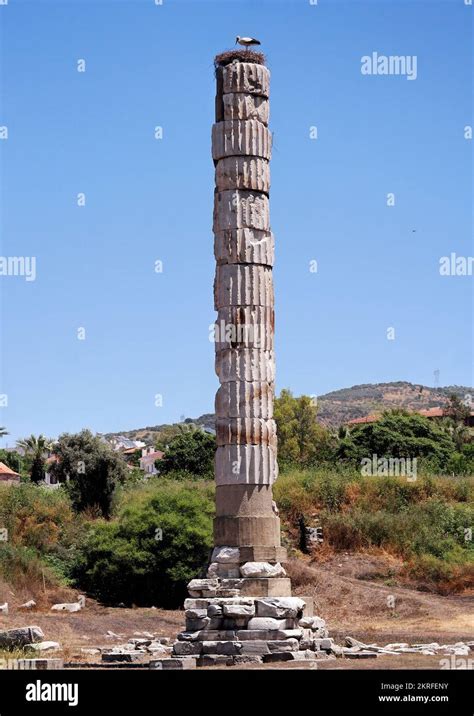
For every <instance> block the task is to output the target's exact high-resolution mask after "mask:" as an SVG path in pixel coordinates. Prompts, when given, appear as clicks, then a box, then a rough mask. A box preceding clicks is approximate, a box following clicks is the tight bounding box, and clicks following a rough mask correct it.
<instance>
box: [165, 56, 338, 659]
mask: <svg viewBox="0 0 474 716" xmlns="http://www.w3.org/2000/svg"><path fill="white" fill-rule="evenodd" d="M253 54H254V53H252V52H249V53H244V57H243V58H242V53H240V54H239V55H237V56H236V57H235V58H230V59H231V61H230V62H229V58H228V56H227V55H228V53H227V55H226V58H225V62H224V61H223V62H219V57H218V58H216V83H217V92H216V123H215V124H214V126H213V128H212V158H213V160H214V165H215V182H216V187H215V192H214V224H213V231H214V238H215V240H214V253H215V258H216V264H217V265H216V276H215V283H214V301H215V310H216V311H217V320H216V325H215V368H216V373H217V376H218V378H219V381H220V388H219V390H218V392H217V395H216V406H215V407H216V432H217V451H216V458H215V479H216V517H215V520H214V545H215V547H214V550H213V553H212V558H211V563H210V565H209V569H208V572H207V578H206V579H193V580H192V581H191V582H190V583H189V585H188V590H189V595H190V598H189V599H187V600H186V601H185V605H184V606H185V610H186V611H185V617H186V629H185V631H183V632H182V633H181V634H179V636H178V641H176V642H175V644H174V646H173V655H174V657H175V658H176V657H195V658H196V659H197V665H199V666H204V665H210V664H216V663H225V664H231V663H239V662H242V661H243V662H247V661H249V662H251V661H268V662H272V661H277V660H284V661H286V660H299V659H301V660H307V659H314V658H316V654H315V640H319V641H321V640H322V639H324V638H325V637H327V632H326V628H325V623H324V621H323V620H322V619H320V618H319V617H315V616H313V612H312V600H311V599H301V598H298V597H292V596H291V582H290V579H289V578H288V577H287V575H286V572H285V570H284V568H283V567H282V562H285V561H286V560H287V553H286V549H285V548H284V547H282V546H281V541H280V519H279V517H278V510H277V508H276V505H275V502H274V501H273V496H272V484H273V482H274V481H275V479H276V478H277V475H278V466H277V435H276V425H275V421H274V419H273V400H274V381H275V359H274V294H273V277H272V268H273V262H274V237H273V234H272V231H271V228H270V212H269V190H270V157H271V149H272V135H271V132H270V130H269V129H268V121H269V89H270V72H269V70H268V69H267V67H266V66H265V65H264V64H260V62H261V60H260V58H259V60H260V61H256V59H257V58H255V60H254V61H252V58H253Z"/></svg>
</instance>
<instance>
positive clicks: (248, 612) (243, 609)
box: [223, 604, 255, 620]
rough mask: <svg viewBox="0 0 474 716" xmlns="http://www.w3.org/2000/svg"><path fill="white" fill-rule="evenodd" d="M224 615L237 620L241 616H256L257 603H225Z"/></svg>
mask: <svg viewBox="0 0 474 716" xmlns="http://www.w3.org/2000/svg"><path fill="white" fill-rule="evenodd" d="M223 609H224V615H225V616H226V617H231V618H234V619H236V620H238V619H239V617H253V616H255V605H253V604H252V605H251V606H250V605H249V606H247V605H246V604H224V607H223Z"/></svg>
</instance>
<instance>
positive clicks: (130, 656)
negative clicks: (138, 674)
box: [101, 651, 143, 664]
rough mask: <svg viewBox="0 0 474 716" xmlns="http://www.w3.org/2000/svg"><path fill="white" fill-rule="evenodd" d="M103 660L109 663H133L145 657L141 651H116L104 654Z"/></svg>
mask: <svg viewBox="0 0 474 716" xmlns="http://www.w3.org/2000/svg"><path fill="white" fill-rule="evenodd" d="M101 658H102V661H103V662H107V663H112V662H122V663H123V662H126V663H128V664H131V663H132V662H134V661H140V660H141V659H143V654H142V653H141V652H139V651H116V652H109V653H104V654H102V657H101Z"/></svg>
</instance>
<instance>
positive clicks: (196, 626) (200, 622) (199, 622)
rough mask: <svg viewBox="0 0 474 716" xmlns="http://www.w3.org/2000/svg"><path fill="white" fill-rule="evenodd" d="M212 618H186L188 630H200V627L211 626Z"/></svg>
mask: <svg viewBox="0 0 474 716" xmlns="http://www.w3.org/2000/svg"><path fill="white" fill-rule="evenodd" d="M210 625H211V620H210V619H209V617H207V616H206V617H203V618H202V619H189V618H186V631H199V630H200V629H206V627H208V626H209V627H210Z"/></svg>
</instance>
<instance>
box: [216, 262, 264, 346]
mask: <svg viewBox="0 0 474 716" xmlns="http://www.w3.org/2000/svg"><path fill="white" fill-rule="evenodd" d="M214 298H215V309H216V311H219V309H221V308H225V307H227V306H236V307H239V309H240V308H241V307H242V306H252V308H254V307H255V306H265V308H270V309H272V310H273V303H274V300H273V281H272V271H271V268H269V267H268V266H257V265H254V264H250V265H247V264H222V265H220V266H217V267H216V280H215V285H214ZM231 317H232V318H234V320H235V323H232V322H231V321H228V322H227V323H228V325H230V326H231V328H228V327H227V324H226V325H225V326H224V330H225V334H224V335H222V332H223V327H222V326H221V324H220V321H221V320H223V319H224V316H222V317H221V316H218V318H217V321H218V324H217V330H218V335H216V338H218V339H219V340H216V341H215V342H216V343H221V342H222V343H224V346H223V347H232V345H226V344H228V343H229V341H228V338H227V336H229V337H230V338H231V339H232V341H233V342H235V343H242V344H243V347H247V348H260V349H261V350H271V348H272V346H271V345H270V346H267V345H266V344H265V343H264V341H263V337H264V334H262V335H258V333H257V331H256V329H255V328H245V331H244V329H239V330H237V328H233V326H234V325H235V326H242V325H243V326H254V325H255V324H256V325H257V326H260V325H265V323H264V321H265V319H267V320H268V319H270V327H272V328H273V325H274V324H273V321H272V318H273V315H272V313H269V312H268V313H267V312H261V311H260V312H258V311H257V312H255V311H253V312H243V313H240V315H239V316H237V315H236V314H235V313H234V314H233V315H231ZM252 319H253V320H252ZM244 332H245V333H246V334H247V341H245V336H244V335H242V334H243V333H244ZM248 334H252V335H248Z"/></svg>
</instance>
